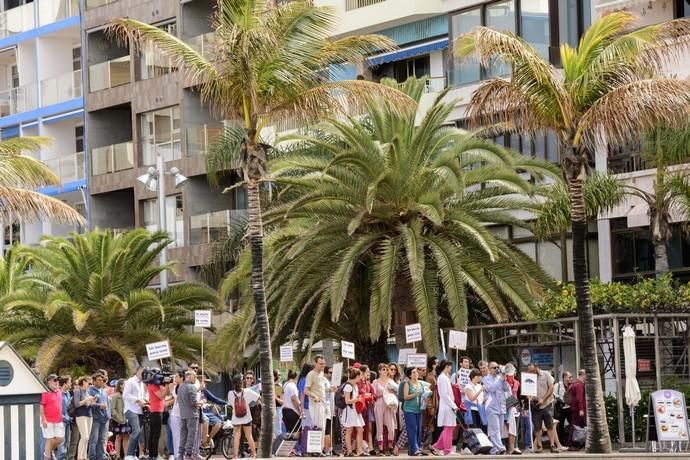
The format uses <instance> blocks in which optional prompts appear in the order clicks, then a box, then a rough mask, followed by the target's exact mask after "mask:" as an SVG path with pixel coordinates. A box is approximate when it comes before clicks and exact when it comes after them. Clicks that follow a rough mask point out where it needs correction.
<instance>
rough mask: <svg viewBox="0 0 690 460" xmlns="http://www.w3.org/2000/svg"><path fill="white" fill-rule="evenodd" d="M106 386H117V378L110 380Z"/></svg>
mask: <svg viewBox="0 0 690 460" xmlns="http://www.w3.org/2000/svg"><path fill="white" fill-rule="evenodd" d="M108 386H111V387H114V386H117V379H112V380H111V381H110V383H109V384H108Z"/></svg>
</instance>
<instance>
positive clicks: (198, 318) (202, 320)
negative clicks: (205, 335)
mask: <svg viewBox="0 0 690 460" xmlns="http://www.w3.org/2000/svg"><path fill="white" fill-rule="evenodd" d="M194 327H211V310H194Z"/></svg>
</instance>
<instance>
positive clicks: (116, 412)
mask: <svg viewBox="0 0 690 460" xmlns="http://www.w3.org/2000/svg"><path fill="white" fill-rule="evenodd" d="M124 388H125V379H120V380H118V381H117V383H116V384H115V392H114V393H113V397H112V400H111V403H110V413H111V417H112V420H113V422H112V429H113V434H114V435H115V452H117V458H123V455H122V452H126V451H127V443H129V433H131V432H132V427H131V426H129V423H127V418H126V417H125V401H124V399H122V392H123V391H124Z"/></svg>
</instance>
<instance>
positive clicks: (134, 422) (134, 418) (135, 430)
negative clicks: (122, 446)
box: [125, 410, 141, 457]
mask: <svg viewBox="0 0 690 460" xmlns="http://www.w3.org/2000/svg"><path fill="white" fill-rule="evenodd" d="M125 418H126V419H127V422H129V426H131V427H132V433H130V435H129V444H127V455H130V456H132V457H134V456H136V455H137V449H138V448H139V437H140V436H141V423H139V422H140V419H139V414H135V413H134V412H132V411H129V410H128V411H127V412H125Z"/></svg>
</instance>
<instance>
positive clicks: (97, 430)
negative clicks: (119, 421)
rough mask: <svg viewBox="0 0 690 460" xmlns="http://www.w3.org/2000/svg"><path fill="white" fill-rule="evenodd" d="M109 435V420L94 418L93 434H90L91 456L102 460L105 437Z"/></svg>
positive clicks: (96, 459)
mask: <svg viewBox="0 0 690 460" xmlns="http://www.w3.org/2000/svg"><path fill="white" fill-rule="evenodd" d="M106 436H108V421H107V420H102V419H96V418H94V419H93V422H92V424H91V435H90V436H89V458H90V459H92V460H94V459H95V460H101V459H102V458H103V454H104V453H105V452H104V449H103V445H104V444H105V438H106Z"/></svg>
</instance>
